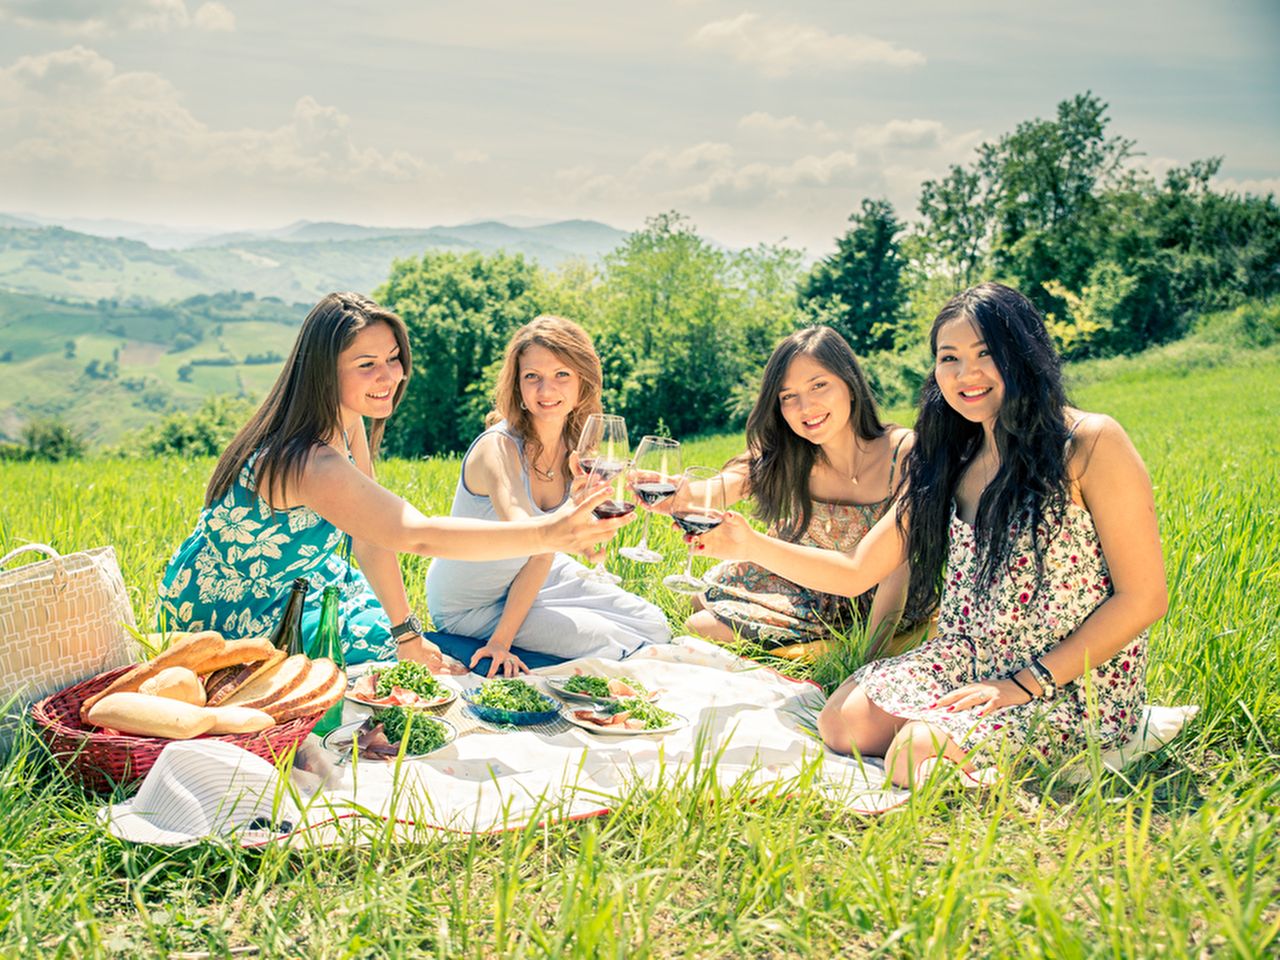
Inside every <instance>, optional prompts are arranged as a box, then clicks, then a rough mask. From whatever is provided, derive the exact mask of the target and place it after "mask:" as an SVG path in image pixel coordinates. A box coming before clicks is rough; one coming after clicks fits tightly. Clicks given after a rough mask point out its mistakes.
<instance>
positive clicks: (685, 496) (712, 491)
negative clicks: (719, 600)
mask: <svg viewBox="0 0 1280 960" xmlns="http://www.w3.org/2000/svg"><path fill="white" fill-rule="evenodd" d="M724 507H725V503H724V475H723V474H721V473H720V471H719V470H714V469H712V468H711V467H690V468H689V469H687V470H686V471H685V472H684V473H682V474H681V475H680V479H679V481H678V482H677V483H676V492H675V493H674V494H673V495H672V497H671V519H672V520H674V521H675V522H676V523H677V524H678V525H679V527H680V529H681V530H683V531H684V532H685V533H688V534H693V535H695V536H696V535H697V534H699V533H706V532H707V531H708V530H714V529H715V528H716V527H718V526H720V523H721V522H722V521H723V520H724ZM662 582H663V583H664V584H665V585H666V587H667V588H668V589H669V590H673V591H675V592H676V593H688V594H694V593H701V592H702V591H703V590H705V589H707V584H706V582H705V581H703V579H702V578H701V577H695V576H694V575H693V543H692V542H690V544H689V556H688V557H687V558H686V560H685V563H684V573H673V574H671V576H669V577H663V579H662Z"/></svg>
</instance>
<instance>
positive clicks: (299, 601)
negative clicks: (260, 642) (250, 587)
mask: <svg viewBox="0 0 1280 960" xmlns="http://www.w3.org/2000/svg"><path fill="white" fill-rule="evenodd" d="M310 589H311V581H310V580H308V579H307V578H306V577H299V578H298V579H297V580H295V581H293V589H292V590H290V591H289V601H288V602H287V603H286V604H285V607H284V615H283V616H282V617H281V618H280V622H279V623H278V624H276V632H275V633H273V634H272V635H271V645H272V646H273V647H275V648H276V649H277V650H283V651H284V652H285V653H287V654H288V655H289V656H291V657H292V656H293V655H294V654H295V653H305V652H306V651H305V650H304V649H303V648H302V608H303V607H304V606H306V603H307V591H308V590H310Z"/></svg>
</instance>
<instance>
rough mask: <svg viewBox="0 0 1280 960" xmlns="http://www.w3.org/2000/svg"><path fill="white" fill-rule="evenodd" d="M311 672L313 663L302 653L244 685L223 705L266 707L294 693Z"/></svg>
mask: <svg viewBox="0 0 1280 960" xmlns="http://www.w3.org/2000/svg"><path fill="white" fill-rule="evenodd" d="M310 672H311V661H310V660H308V659H307V658H306V656H304V655H303V654H301V653H296V654H294V655H293V656H292V657H288V658H287V659H285V660H284V661H283V662H282V663H281V664H279V665H278V666H276V667H274V668H273V669H271V670H267V671H265V672H263V673H260V674H258V675H257V676H256V677H254V678H253V679H252V680H250V681H248V682H247V683H245V684H243V685H242V686H241V687H240V688H239V689H238V690H236V691H235V692H234V693H233V694H231V696H229V697H227V699H226V700H224V701H222V704H221V705H224V706H228V707H265V706H266V705H267V704H270V703H275V702H276V701H277V700H279V699H280V698H281V697H283V696H284V695H285V694H287V693H289V692H290V691H292V690H293V689H294V688H296V687H297V686H298V685H299V684H301V683H302V681H303V680H305V679H306V678H307V674H308V673H310Z"/></svg>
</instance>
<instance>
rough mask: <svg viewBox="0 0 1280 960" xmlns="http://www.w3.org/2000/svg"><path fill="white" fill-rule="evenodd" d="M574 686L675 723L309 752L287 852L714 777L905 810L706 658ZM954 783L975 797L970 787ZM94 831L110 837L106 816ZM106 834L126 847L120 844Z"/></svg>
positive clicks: (874, 774)
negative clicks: (645, 700)
mask: <svg viewBox="0 0 1280 960" xmlns="http://www.w3.org/2000/svg"><path fill="white" fill-rule="evenodd" d="M574 673H585V674H593V675H597V676H625V677H631V678H634V679H636V680H639V681H640V682H641V683H643V684H644V685H645V687H646V688H647V689H649V690H651V691H661V694H660V698H659V701H658V702H659V704H660V705H661V706H662V707H663V708H664V709H667V710H671V711H674V712H676V713H677V714H679V715H681V716H682V717H683V718H685V719H686V720H687V721H688V722H687V724H686V725H684V726H683V727H681V728H680V729H677V730H675V731H673V732H671V733H667V734H663V735H643V736H609V735H603V734H596V733H591V732H588V731H587V730H584V729H580V728H578V727H575V726H571V725H570V724H568V723H566V722H564V721H556V722H555V723H554V724H553V725H550V726H548V727H542V728H539V729H536V730H525V729H519V728H517V729H512V730H502V729H498V728H492V727H487V726H481V727H480V728H479V729H476V728H475V727H473V728H472V729H471V730H470V731H469V732H466V733H465V735H462V736H459V737H458V738H457V739H456V740H455V741H454V742H452V743H450V744H448V745H447V746H445V747H444V748H442V749H440V750H438V751H436V752H435V753H433V754H431V755H430V756H429V757H424V758H420V759H415V760H412V761H406V762H404V763H402V764H399V765H397V764H393V763H385V762H370V761H359V762H357V763H356V764H354V765H351V764H344V765H339V766H336V767H328V768H327V769H325V766H326V762H325V761H323V760H321V763H320V764H319V767H320V769H317V764H316V762H315V761H316V760H317V759H318V758H321V757H322V756H323V755H326V754H325V752H324V751H321V750H320V749H319V748H318V746H316V745H315V743H311V745H310V746H309V748H308V749H309V751H311V754H310V756H309V757H304V763H303V764H302V766H306V767H311V768H312V770H313V771H315V772H310V773H309V772H307V771H306V770H295V772H294V773H293V775H292V776H293V785H294V786H295V787H296V788H297V789H296V790H295V791H293V798H294V800H295V801H296V808H297V809H295V808H294V806H295V805H290V806H289V810H290V814H289V817H292V818H293V819H292V820H290V824H291V825H292V826H295V827H297V828H299V829H297V830H296V831H295V833H294V834H293V842H296V843H316V842H319V843H330V842H344V841H349V840H350V839H352V837H357V838H358V834H359V832H360V831H361V830H368V829H371V827H372V828H374V829H385V828H386V827H387V825H388V824H390V825H391V826H392V829H395V830H397V832H403V833H404V834H405V835H410V834H411V833H413V832H414V831H418V830H421V829H422V828H423V827H427V828H438V829H441V830H447V831H462V832H491V831H497V830H507V829H515V828H519V827H522V826H525V825H527V824H529V823H535V822H544V821H550V820H561V819H569V818H580V817H587V816H593V815H598V814H602V813H605V812H607V811H609V810H610V809H611V808H612V807H613V806H614V805H616V804H617V802H618V801H619V800H620V798H622V797H625V796H626V795H628V794H629V793H631V792H632V791H634V790H636V789H644V788H656V787H659V786H662V785H664V784H667V785H669V784H673V783H676V782H679V781H680V780H681V779H682V778H683V779H684V781H685V782H690V779H691V778H694V777H714V779H715V781H716V783H717V784H718V785H719V786H720V787H722V788H730V787H736V788H738V789H740V790H741V789H743V788H746V789H747V790H748V791H749V790H780V791H786V790H788V789H790V788H791V787H792V786H794V785H796V784H798V783H800V782H803V781H805V780H806V778H808V780H809V781H810V782H816V785H817V786H818V787H819V788H820V789H822V790H823V791H824V793H826V794H827V795H828V796H829V797H830V799H831V800H832V802H833V803H837V804H839V805H841V806H843V807H845V808H847V809H850V810H852V811H857V812H864V813H880V812H884V811H886V810H890V809H893V808H895V807H898V806H900V805H902V804H903V803H905V802H906V801H907V800H908V799H909V797H910V793H909V792H908V791H906V790H902V789H898V788H894V787H892V786H891V785H886V783H885V781H884V773H883V768H882V767H881V766H880V765H879V764H878V762H873V761H862V762H859V761H857V760H854V759H851V758H848V757H842V756H838V755H836V754H833V753H831V752H830V751H827V750H825V749H824V748H823V747H822V745H821V742H820V741H819V740H817V739H816V737H815V735H814V733H813V726H814V720H815V718H816V716H817V713H818V711H819V710H820V709H821V707H822V704H823V702H824V697H823V694H822V691H821V690H820V689H819V688H818V687H816V686H815V685H813V684H810V683H806V682H802V681H797V680H792V679H789V678H787V677H784V676H782V675H780V674H778V673H776V672H774V671H772V670H770V669H768V668H766V667H763V666H761V665H760V664H757V663H755V662H753V661H750V660H744V659H741V658H739V657H737V656H734V655H733V654H731V653H729V652H727V651H725V650H723V649H722V648H720V647H717V646H715V645H714V644H711V643H707V642H705V641H702V640H699V639H695V638H692V637H682V638H679V639H678V640H677V642H675V643H672V644H670V645H661V646H652V647H646V648H644V649H642V650H641V651H639V652H637V653H636V654H635V655H634V656H632V657H630V658H628V659H627V660H625V661H622V662H617V661H607V660H595V659H583V660H575V661H571V662H569V663H566V664H561V665H559V666H556V667H548V668H544V669H542V670H539V671H536V672H535V675H540V676H543V677H547V676H563V675H572V674H574ZM440 679H441V681H442V682H444V683H445V684H446V685H449V686H451V687H453V688H454V689H456V690H459V691H460V690H461V689H463V688H465V687H474V686H478V685H479V684H480V682H481V679H480V678H479V677H476V676H474V675H467V676H462V677H441V678H440ZM357 709H358V708H357ZM1194 712H1195V708H1193V707H1192V708H1160V707H1149V708H1148V720H1149V722H1147V723H1145V724H1144V727H1143V730H1142V731H1141V733H1142V736H1141V737H1139V738H1138V739H1137V740H1136V741H1135V742H1132V743H1130V744H1127V745H1126V747H1125V750H1124V753H1123V755H1120V753H1119V752H1117V754H1116V755H1108V756H1105V757H1104V762H1107V763H1109V764H1110V765H1113V766H1115V767H1116V768H1117V769H1118V768H1119V767H1120V766H1122V765H1123V764H1124V763H1126V762H1129V761H1130V760H1132V759H1133V758H1134V757H1135V756H1137V755H1139V754H1140V753H1144V752H1147V751H1149V750H1152V749H1155V748H1157V747H1158V746H1160V745H1161V744H1162V743H1164V742H1167V741H1168V740H1169V739H1170V738H1171V737H1172V736H1173V735H1174V734H1176V733H1177V731H1178V730H1179V729H1181V727H1182V725H1183V723H1184V722H1185V721H1186V720H1187V719H1189V717H1190V716H1193V715H1194ZM349 715H350V716H354V715H355V713H354V712H352V713H350V714H349ZM197 743H198V741H197ZM175 746H176V745H175ZM186 747H187V748H188V749H197V748H195V747H193V746H192V745H190V744H188V745H186ZM166 749H167V750H169V749H173V747H172V746H171V747H170V748H166ZM241 752H243V751H241ZM246 756H248V755H247V754H246ZM246 762H247V761H246ZM815 778H816V781H815ZM961 780H962V782H964V783H966V785H974V786H977V785H981V782H982V781H981V780H975V779H973V778H968V777H963V778H961ZM142 795H143V792H142V791H140V792H139V797H141V796H142ZM131 812H132V813H136V811H131ZM102 817H103V819H104V821H106V822H107V823H108V828H109V829H112V827H111V821H112V814H111V808H105V809H104V810H103V811H102ZM282 819H287V818H282ZM379 825H380V826H379ZM112 832H114V833H117V835H120V836H124V837H125V838H126V839H132V838H130V837H128V836H127V835H126V834H127V831H124V830H117V829H112ZM137 839H142V838H141V837H138V838H137ZM270 839H274V835H273V834H271V833H270V832H265V833H264V832H263V831H253V832H250V833H245V832H243V831H242V833H241V836H240V840H241V842H242V843H246V844H252V843H260V842H264V841H266V840H270ZM148 842H156V841H155V840H152V839H150V838H148Z"/></svg>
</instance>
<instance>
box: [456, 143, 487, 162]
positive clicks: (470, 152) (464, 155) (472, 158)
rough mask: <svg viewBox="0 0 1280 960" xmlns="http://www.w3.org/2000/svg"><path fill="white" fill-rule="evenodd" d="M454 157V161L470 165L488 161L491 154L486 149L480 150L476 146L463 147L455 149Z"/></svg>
mask: <svg viewBox="0 0 1280 960" xmlns="http://www.w3.org/2000/svg"><path fill="white" fill-rule="evenodd" d="M453 159H454V162H456V163H463V164H468V165H471V164H477V163H488V162H489V154H488V153H487V152H485V151H484V150H479V149H477V148H475V147H461V148H459V149H457V150H455V151H453Z"/></svg>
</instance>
